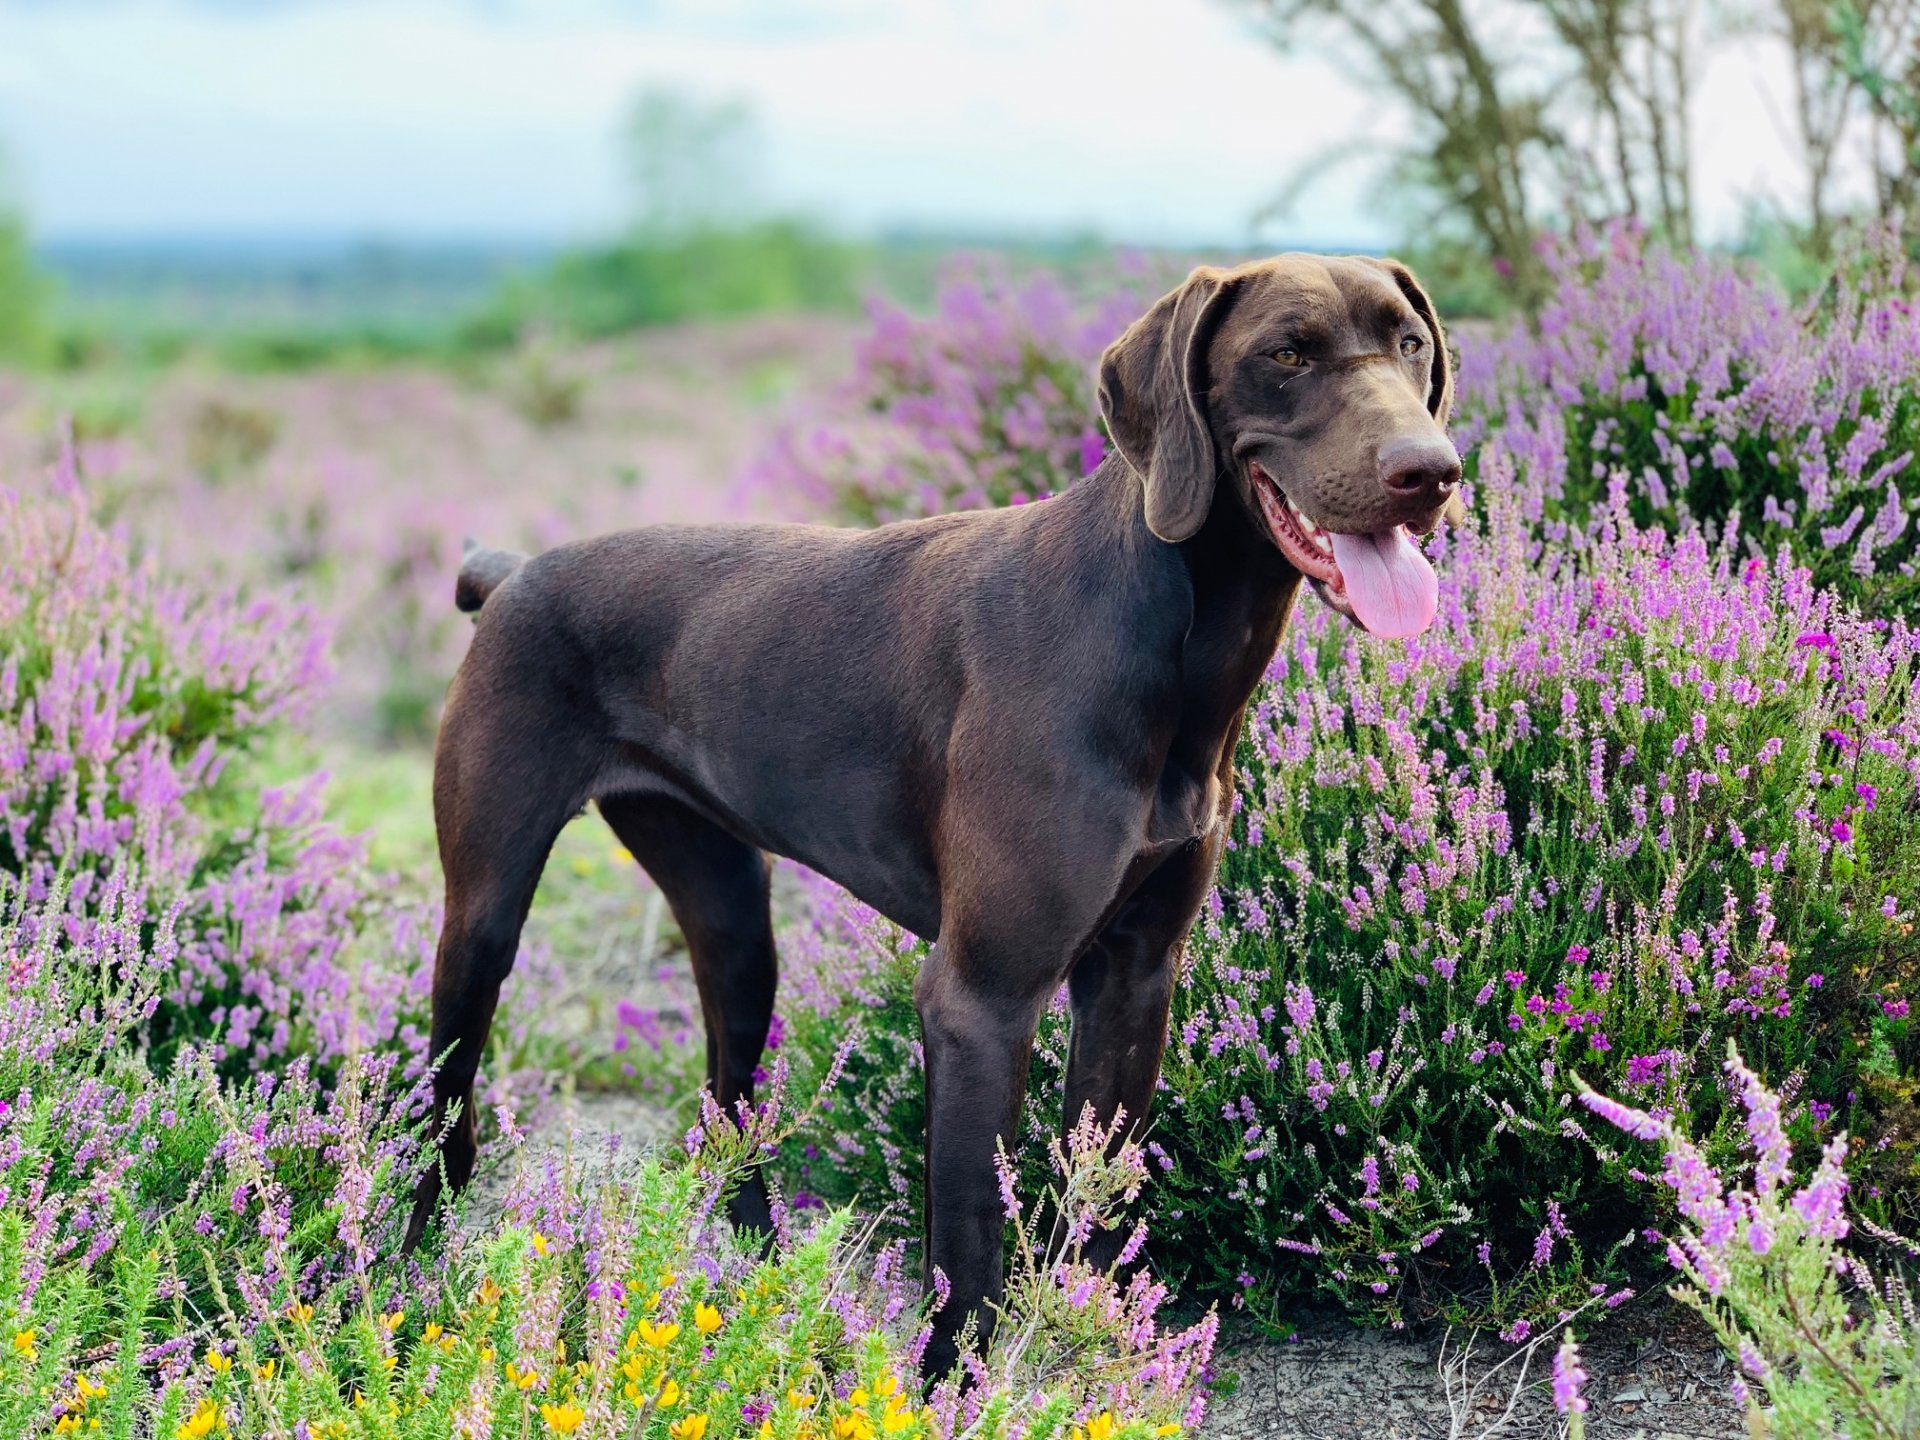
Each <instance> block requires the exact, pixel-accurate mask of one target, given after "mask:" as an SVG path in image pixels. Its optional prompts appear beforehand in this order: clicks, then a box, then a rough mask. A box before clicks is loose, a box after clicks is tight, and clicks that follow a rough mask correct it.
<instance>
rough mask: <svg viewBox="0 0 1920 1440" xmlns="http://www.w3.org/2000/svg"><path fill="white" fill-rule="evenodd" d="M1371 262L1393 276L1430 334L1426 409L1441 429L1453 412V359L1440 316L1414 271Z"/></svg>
mask: <svg viewBox="0 0 1920 1440" xmlns="http://www.w3.org/2000/svg"><path fill="white" fill-rule="evenodd" d="M1374 263H1375V264H1376V265H1379V266H1380V267H1381V268H1382V269H1384V270H1385V271H1386V272H1387V274H1389V275H1391V276H1392V277H1393V283H1394V284H1396V285H1398V286H1399V287H1400V293H1401V294H1402V295H1404V296H1406V297H1407V303H1408V304H1409V305H1411V306H1413V309H1414V313H1415V314H1416V315H1418V316H1419V317H1420V318H1421V319H1422V320H1424V321H1426V322H1427V328H1428V329H1429V330H1431V331H1433V378H1432V379H1431V380H1430V381H1428V383H1427V409H1428V410H1429V411H1431V412H1432V414H1433V418H1434V419H1435V420H1437V421H1439V422H1440V428H1441V429H1442V430H1444V429H1446V428H1447V415H1448V413H1449V412H1450V411H1451V410H1452V409H1453V357H1452V356H1450V355H1449V354H1448V353H1447V334H1446V331H1444V330H1442V329H1441V328H1440V316H1439V314H1438V313H1437V312H1436V311H1435V310H1434V308H1433V301H1431V300H1429V299H1428V298H1427V292H1426V291H1424V290H1422V289H1421V288H1420V282H1419V281H1418V280H1416V279H1414V278H1413V271H1411V270H1409V269H1408V268H1407V267H1406V266H1404V265H1402V264H1401V263H1400V262H1399V261H1398V260H1376V261H1375V262H1374Z"/></svg>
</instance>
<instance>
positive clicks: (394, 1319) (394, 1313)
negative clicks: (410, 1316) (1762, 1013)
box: [380, 1310, 407, 1335]
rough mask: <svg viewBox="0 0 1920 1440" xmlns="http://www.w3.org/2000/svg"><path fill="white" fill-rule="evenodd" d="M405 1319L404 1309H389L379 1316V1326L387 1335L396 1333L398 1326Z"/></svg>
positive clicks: (404, 1321)
mask: <svg viewBox="0 0 1920 1440" xmlns="http://www.w3.org/2000/svg"><path fill="white" fill-rule="evenodd" d="M406 1320H407V1312H406V1311H404V1310H390V1311H388V1312H387V1313H386V1314H384V1315H382V1316H381V1317H380V1328H381V1329H382V1330H385V1331H386V1332H387V1333H388V1334H389V1335H396V1334H398V1333H399V1331H400V1327H401V1326H402V1325H404V1324H405V1323H406Z"/></svg>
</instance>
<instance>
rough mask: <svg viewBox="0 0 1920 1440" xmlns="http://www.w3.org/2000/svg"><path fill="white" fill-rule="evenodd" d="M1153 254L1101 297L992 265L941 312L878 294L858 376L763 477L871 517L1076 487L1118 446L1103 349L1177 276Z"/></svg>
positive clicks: (787, 440)
mask: <svg viewBox="0 0 1920 1440" xmlns="http://www.w3.org/2000/svg"><path fill="white" fill-rule="evenodd" d="M1151 268H1152V267H1149V266H1148V265H1146V264H1145V263H1136V264H1133V265H1131V266H1129V267H1128V268H1127V271H1126V273H1124V274H1123V276H1122V277H1121V283H1119V284H1118V285H1116V286H1113V287H1110V288H1109V289H1108V290H1107V292H1106V293H1105V294H1104V295H1102V296H1101V297H1100V298H1098V299H1097V300H1095V301H1094V302H1093V303H1091V304H1082V303H1080V302H1078V301H1077V300H1076V297H1074V296H1073V295H1072V294H1071V293H1070V292H1069V291H1068V290H1067V288H1066V287H1065V286H1064V285H1063V284H1062V283H1061V282H1060V281H1059V280H1058V279H1057V278H1055V277H1054V276H1052V275H1050V274H1048V273H1047V272H1045V271H1040V272H1036V273H1035V274H1033V275H1032V276H1030V277H1027V278H1025V279H1022V280H1015V279H1013V278H1012V277H1011V276H1009V275H1008V274H1006V273H1005V272H1003V271H1000V270H996V269H994V268H992V267H989V266H984V265H973V266H968V267H965V268H963V269H961V270H959V271H957V272H956V273H954V274H953V275H950V276H949V277H948V278H947V280H946V282H945V283H944V284H943V285H942V286H941V288H940V293H939V296H938V298H937V300H936V302H935V308H934V313H933V314H932V315H930V316H925V317H921V316H916V315H913V314H911V313H910V312H908V311H906V310H904V309H902V308H900V307H898V306H896V305H893V304H890V303H887V302H883V301H876V302H875V303H874V305H873V306H872V308H871V312H870V318H871V324H870V327H869V329H868V331H867V332H866V334H865V335H864V336H863V337H862V339H861V341H860V343H859V346H858V348H857V350H856V352H855V357H854V374H853V376H852V378H851V379H850V380H849V381H848V382H847V383H846V384H845V385H844V386H842V387H841V389H840V390H839V391H838V392H837V393H836V394H835V395H834V396H833V397H832V398H831V399H830V400H828V401H827V402H826V403H825V404H824V405H821V404H818V403H817V402H816V403H815V404H814V405H813V406H810V407H809V409H808V410H807V411H806V412H805V413H804V414H802V415H800V416H797V417H795V418H794V419H793V420H791V421H790V422H789V423H788V424H787V425H786V426H785V427H784V428H783V429H782V430H781V431H780V432H779V433H778V434H777V435H776V436H775V437H774V440H773V442H772V444H771V445H770V447H769V448H768V449H767V451H766V452H765V453H764V454H763V455H762V456H761V457H760V458H759V459H758V461H756V463H755V464H754V465H753V466H752V467H751V468H750V470H749V472H748V475H747V479H746V483H747V485H748V487H749V488H750V489H751V490H754V491H757V492H762V493H765V494H768V495H772V496H776V497H779V499H780V500H781V501H782V503H784V504H786V505H796V504H797V505H800V506H806V507H812V508H814V509H816V510H824V511H826V512H828V513H832V514H836V515H839V516H841V517H843V518H845V519H849V520H853V521H856V522H859V523H865V524H870V523H878V522H883V521H887V520H899V519H904V518H907V517H910V516H915V515H932V514H938V513H940V512H942V511H947V510H970V509H979V508H981V507H983V506H989V505H1009V504H1011V505H1019V504H1025V503H1027V502H1029V501H1034V500H1040V499H1044V498H1045V497H1046V496H1048V495H1050V494H1053V493H1055V492H1056V491H1059V490H1063V489H1065V488H1066V487H1067V486H1068V485H1069V484H1071V483H1072V482H1073V481H1075V480H1077V479H1079V478H1080V477H1081V476H1082V475H1085V474H1087V473H1089V472H1090V471H1091V470H1092V469H1093V468H1094V467H1095V466H1097V465H1098V464H1099V463H1100V460H1101V458H1102V457H1103V456H1104V455H1105V453H1106V442H1105V439H1104V437H1103V435H1102V432H1101V431H1100V429H1099V427H1098V424H1097V422H1096V421H1095V420H1094V418H1093V415H1094V403H1093V370H1094V362H1095V361H1096V360H1097V359H1098V358H1099V355H1100V352H1101V351H1102V350H1103V349H1104V348H1105V347H1106V346H1107V345H1108V344H1109V343H1111V341H1112V340H1113V339H1114V337H1115V336H1117V335H1118V334H1119V333H1120V332H1121V331H1122V330H1123V329H1125V328H1126V326H1127V324H1128V323H1129V322H1130V321H1131V320H1132V319H1133V318H1134V317H1135V316H1136V315H1138V314H1139V313H1140V311H1141V310H1142V309H1143V308H1144V307H1145V304H1146V303H1147V302H1148V301H1150V300H1151V299H1152V297H1153V294H1154V293H1157V288H1164V287H1156V286H1155V285H1154V284H1153V283H1152V281H1153V278H1154V277H1153V276H1150V275H1149V274H1148V272H1149V271H1150V269H1151ZM1158 278H1161V279H1164V278H1166V277H1164V276H1159V277H1158Z"/></svg>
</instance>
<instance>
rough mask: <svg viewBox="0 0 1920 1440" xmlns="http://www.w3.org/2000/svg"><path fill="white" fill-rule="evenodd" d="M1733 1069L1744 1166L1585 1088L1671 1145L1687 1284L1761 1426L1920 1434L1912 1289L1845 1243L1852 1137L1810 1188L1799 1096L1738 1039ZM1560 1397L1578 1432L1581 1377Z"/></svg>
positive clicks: (1777, 1432)
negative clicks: (1714, 1157)
mask: <svg viewBox="0 0 1920 1440" xmlns="http://www.w3.org/2000/svg"><path fill="white" fill-rule="evenodd" d="M1724 1071H1725V1077H1726V1089H1727V1090H1728V1091H1730V1092H1732V1093H1734V1094H1737V1096H1738V1097H1739V1108H1740V1111H1741V1113H1742V1119H1743V1124H1744V1128H1745V1131H1746V1140H1747V1145H1746V1146H1745V1149H1746V1150H1747V1151H1748V1152H1750V1156H1749V1155H1743V1156H1742V1159H1741V1163H1740V1169H1741V1172H1743V1173H1741V1174H1738V1175H1736V1174H1735V1173H1733V1171H1732V1170H1730V1169H1722V1168H1716V1167H1715V1165H1714V1164H1713V1163H1712V1161H1711V1160H1710V1159H1709V1158H1708V1156H1707V1154H1706V1153H1705V1151H1704V1150H1703V1149H1702V1147H1701V1146H1699V1145H1698V1144H1696V1143H1695V1142H1694V1140H1693V1139H1692V1137H1690V1136H1689V1135H1688V1133H1687V1129H1686V1126H1685V1125H1684V1123H1683V1121H1682V1117H1678V1116H1673V1115H1665V1114H1661V1113H1659V1112H1658V1111H1655V1112H1651V1113H1650V1112H1649V1111H1647V1110H1643V1109H1639V1108H1637V1107H1635V1106H1632V1105H1627V1104H1623V1103H1622V1102H1620V1101H1618V1100H1615V1099H1612V1098H1609V1097H1605V1096H1602V1095H1599V1094H1597V1093H1595V1092H1594V1091H1591V1090H1589V1091H1585V1092H1584V1093H1583V1094H1582V1095H1581V1097H1580V1098H1581V1100H1582V1102H1583V1103H1584V1104H1585V1105H1586V1106H1587V1108H1588V1109H1590V1110H1592V1111H1593V1112H1594V1113H1595V1114H1596V1115H1599V1116H1600V1117H1601V1118H1602V1119H1604V1120H1606V1121H1608V1122H1609V1123H1610V1124H1612V1125H1614V1126H1615V1127H1617V1128H1618V1129H1619V1130H1620V1131H1623V1132H1624V1133H1625V1134H1626V1135H1627V1136H1630V1137H1632V1139H1633V1140H1638V1141H1658V1142H1659V1143H1660V1145H1661V1148H1662V1150H1663V1152H1664V1154H1663V1158H1662V1166H1661V1171H1660V1176H1659V1178H1660V1182H1661V1183H1662V1185H1664V1186H1665V1187H1666V1188H1667V1189H1669V1190H1670V1191H1672V1201H1673V1205H1674V1208H1675V1210H1676V1212H1677V1214H1676V1217H1675V1218H1676V1220H1677V1222H1678V1224H1677V1227H1676V1230H1675V1232H1674V1233H1673V1234H1672V1235H1670V1236H1669V1237H1668V1238H1667V1240H1666V1253H1667V1259H1668V1261H1669V1263H1670V1264H1671V1265H1672V1267H1673V1268H1674V1269H1675V1270H1678V1271H1679V1272H1680V1276H1681V1280H1680V1283H1679V1284H1678V1285H1676V1286H1675V1287H1674V1293H1675V1294H1677V1295H1678V1296H1679V1297H1680V1298H1681V1299H1682V1300H1683V1301H1685V1302H1686V1303H1687V1304H1688V1305H1690V1306H1692V1307H1693V1308H1694V1309H1695V1310H1697V1311H1699V1312H1700V1314H1701V1315H1703V1316H1704V1317H1705V1318H1706V1320H1707V1323H1708V1324H1709V1325H1711V1326H1712V1327H1713V1331H1714V1333H1715V1335H1716V1336H1717V1337H1718V1338H1719V1340H1720V1343H1721V1344H1722V1346H1723V1347H1724V1348H1725V1350H1726V1353H1727V1357H1728V1358H1729V1359H1730V1360H1731V1361H1733V1362H1734V1364H1735V1366H1736V1369H1735V1373H1734V1377H1733V1381H1732V1387H1733V1393H1734V1395H1735V1397H1736V1398H1737V1399H1738V1400H1740V1401H1741V1403H1742V1404H1743V1405H1744V1406H1745V1408H1746V1411H1747V1428H1748V1431H1749V1433H1750V1434H1752V1435H1754V1436H1755V1437H1759V1440H1765V1437H1770V1436H1777V1437H1780V1440H1827V1437H1830V1436H1834V1435H1847V1436H1855V1437H1862V1440H1864V1437H1882V1440H1898V1437H1903V1436H1908V1435H1912V1434H1914V1433H1915V1432H1916V1431H1920V1328H1917V1326H1920V1316H1917V1315H1916V1312H1915V1309H1914V1303H1913V1296H1912V1292H1911V1289H1910V1288H1909V1285H1908V1283H1907V1280H1906V1278H1905V1276H1904V1275H1903V1274H1902V1273H1901V1269H1900V1267H1899V1266H1898V1265H1896V1266H1894V1267H1890V1268H1889V1269H1887V1270H1886V1271H1885V1272H1883V1273H1880V1274H1876V1273H1875V1272H1874V1271H1873V1270H1872V1269H1871V1268H1869V1267H1868V1266H1867V1265H1866V1264H1864V1263H1863V1262H1862V1261H1861V1260H1860V1259H1859V1258H1858V1257H1857V1256H1856V1255H1854V1254H1852V1253H1850V1252H1849V1251H1848V1250H1847V1249H1845V1248H1843V1246H1842V1242H1843V1241H1845V1240H1846V1239H1847V1237H1848V1234H1849V1232H1850V1231H1851V1229H1852V1228H1853V1227H1852V1223H1851V1221H1850V1220H1849V1219H1848V1216H1847V1191H1848V1183H1847V1175H1846V1160H1847V1149H1848V1146H1847V1137H1846V1135H1845V1134H1844V1133H1841V1134H1837V1135H1834V1136H1833V1137H1832V1138H1831V1139H1829V1140H1827V1142H1826V1143H1825V1145H1824V1146H1823V1147H1822V1149H1821V1152H1820V1159H1819V1162H1818V1164H1817V1165H1816V1166H1814V1167H1812V1171H1811V1174H1808V1175H1807V1176H1806V1179H1805V1181H1804V1183H1802V1184H1800V1185H1798V1186H1796V1185H1795V1183H1794V1181H1795V1177H1796V1174H1798V1173H1800V1172H1802V1171H1804V1170H1805V1169H1806V1168H1807V1167H1805V1166H1802V1165H1796V1163H1795V1160H1794V1154H1793V1151H1794V1145H1793V1141H1792V1139H1791V1138H1790V1137H1789V1134H1788V1117H1789V1115H1790V1114H1791V1111H1792V1108H1793V1107H1792V1104H1791V1101H1790V1100H1788V1099H1786V1098H1785V1097H1783V1096H1782V1095H1781V1094H1778V1093H1776V1092H1775V1091H1773V1090H1771V1089H1769V1088H1768V1087H1767V1085H1766V1084H1765V1083H1764V1082H1763V1081H1762V1080H1761V1079H1760V1077H1759V1076H1757V1075H1756V1074H1754V1072H1753V1071H1752V1070H1750V1069H1749V1068H1748V1067H1747V1065H1746V1063H1745V1062H1744V1061H1743V1060H1742V1059H1741V1057H1740V1052H1739V1050H1738V1049H1737V1048H1735V1046H1734V1045H1733V1043H1732V1042H1729V1043H1728V1049H1727V1059H1726V1061H1725V1064H1724ZM1596 1138H1598V1137H1596ZM1612 1138H1613V1139H1614V1140H1616V1141H1617V1140H1618V1138H1619V1137H1612ZM1633 1148H1637V1147H1633ZM1636 1173H1638V1172H1636ZM1868 1228H1869V1229H1870V1230H1871V1231H1873V1233H1874V1236H1875V1238H1876V1239H1878V1240H1880V1241H1883V1242H1890V1243H1892V1244H1893V1245H1894V1247H1895V1248H1896V1251H1897V1252H1898V1256H1899V1259H1900V1260H1901V1261H1903V1262H1906V1263H1907V1264H1909V1265H1910V1263H1911V1261H1912V1259H1913V1257H1914V1256H1915V1254H1920V1251H1916V1250H1915V1249H1914V1248H1913V1247H1911V1246H1909V1245H1907V1244H1905V1243H1904V1242H1901V1241H1899V1239H1898V1237H1897V1236H1894V1235H1893V1234H1891V1233H1890V1232H1887V1231H1885V1230H1880V1229H1878V1228H1877V1227H1872V1226H1869V1227H1868ZM1556 1399H1560V1400H1562V1401H1563V1403H1562V1406H1561V1408H1562V1409H1563V1410H1565V1411H1567V1412H1568V1413H1570V1414H1571V1415H1572V1416H1573V1419H1574V1433H1575V1436H1576V1437H1577V1436H1578V1435H1579V1434H1580V1433H1581V1426H1580V1423H1579V1415H1580V1412H1581V1410H1582V1409H1583V1408H1584V1405H1583V1402H1582V1401H1581V1400H1580V1398H1579V1395H1578V1387H1577V1386H1576V1385H1572V1384H1570V1385H1568V1386H1567V1387H1566V1393H1565V1395H1564V1396H1563V1395H1562V1394H1561V1393H1560V1390H1559V1388H1558V1387H1556ZM1763 1402H1764V1403H1763Z"/></svg>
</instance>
